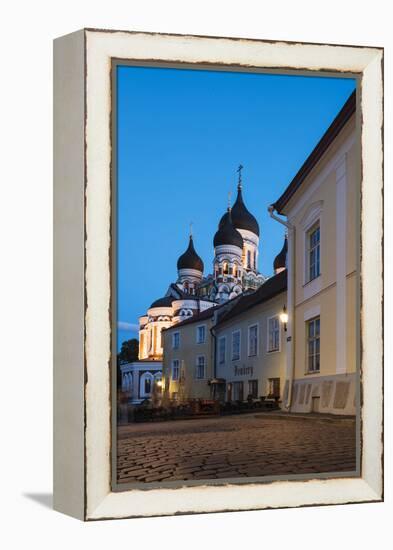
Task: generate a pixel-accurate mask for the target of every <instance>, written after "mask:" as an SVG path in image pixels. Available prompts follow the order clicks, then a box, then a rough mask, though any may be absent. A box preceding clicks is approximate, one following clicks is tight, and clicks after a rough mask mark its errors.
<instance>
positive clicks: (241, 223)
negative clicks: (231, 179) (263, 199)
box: [220, 182, 259, 237]
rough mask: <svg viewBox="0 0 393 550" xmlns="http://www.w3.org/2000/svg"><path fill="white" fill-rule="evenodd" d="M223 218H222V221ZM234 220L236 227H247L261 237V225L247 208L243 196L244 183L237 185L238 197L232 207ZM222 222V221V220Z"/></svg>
mask: <svg viewBox="0 0 393 550" xmlns="http://www.w3.org/2000/svg"><path fill="white" fill-rule="evenodd" d="M222 220H223V218H221V221H222ZM232 221H233V225H234V226H235V227H236V229H246V230H247V231H251V233H254V234H255V235H258V237H259V225H258V222H257V220H256V219H255V218H254V216H253V215H252V214H251V212H249V211H248V210H247V208H246V205H245V204H244V201H243V196H242V184H241V182H239V184H238V186H237V197H236V201H235V204H234V205H233V208H232ZM220 223H221V222H220Z"/></svg>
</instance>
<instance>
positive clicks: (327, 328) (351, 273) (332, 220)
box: [269, 93, 360, 414]
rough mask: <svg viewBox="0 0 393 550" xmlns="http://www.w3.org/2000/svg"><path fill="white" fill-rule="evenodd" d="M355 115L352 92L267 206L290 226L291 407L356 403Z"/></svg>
mask: <svg viewBox="0 0 393 550" xmlns="http://www.w3.org/2000/svg"><path fill="white" fill-rule="evenodd" d="M355 115H356V96H355V93H353V94H352V95H351V97H350V98H349V99H348V101H347V102H346V104H345V105H344V107H343V108H342V110H341V111H340V112H339V114H338V115H337V117H336V118H335V120H334V121H333V123H332V124H331V126H330V127H329V128H328V130H327V131H326V133H325V134H324V136H323V137H322V138H321V140H320V141H319V143H318V144H317V146H316V147H315V149H314V150H313V151H312V153H311V155H310V156H309V157H308V158H307V160H306V161H305V163H304V164H303V166H302V167H301V168H300V170H299V172H298V173H297V174H296V176H295V177H294V179H293V180H292V182H291V183H290V184H289V186H288V187H287V189H286V190H285V191H284V193H283V194H282V196H281V197H280V198H279V199H278V200H277V201H276V202H275V203H274V205H272V206H271V207H270V208H269V211H270V213H271V216H272V217H273V218H275V219H276V220H278V221H280V222H281V223H284V224H285V225H286V226H287V228H288V260H287V265H288V306H287V307H288V316H289V318H288V331H287V335H288V339H287V368H286V384H285V391H284V405H285V407H286V408H287V410H290V411H292V412H311V411H316V412H317V411H319V412H328V413H334V414H355V411H356V399H357V397H356V396H357V386H358V384H357V380H358V375H357V360H358V334H359V298H358V286H359V271H358V263H359V243H358V239H359V237H358V235H359V217H358V206H359V181H360V171H359V165H358V155H357V151H358V143H357V139H356V125H355ZM274 211H276V212H277V213H278V214H280V215H283V216H285V217H286V220H283V219H282V218H279V217H278V216H277V215H276V214H274Z"/></svg>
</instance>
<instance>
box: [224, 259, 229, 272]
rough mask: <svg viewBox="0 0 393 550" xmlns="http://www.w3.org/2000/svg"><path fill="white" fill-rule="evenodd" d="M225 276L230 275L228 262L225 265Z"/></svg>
mask: <svg viewBox="0 0 393 550" xmlns="http://www.w3.org/2000/svg"><path fill="white" fill-rule="evenodd" d="M224 275H228V262H225V263H224Z"/></svg>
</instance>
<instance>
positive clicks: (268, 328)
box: [266, 314, 281, 354]
mask: <svg viewBox="0 0 393 550" xmlns="http://www.w3.org/2000/svg"><path fill="white" fill-rule="evenodd" d="M272 319H277V321H278V347H277V348H274V349H270V321H271V320H272ZM266 324H267V326H266V329H267V330H266V333H267V338H266V353H269V354H270V353H277V352H280V351H281V322H280V316H279V315H278V314H276V315H271V316H270V317H268V318H267V320H266Z"/></svg>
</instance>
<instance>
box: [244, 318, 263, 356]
mask: <svg viewBox="0 0 393 550" xmlns="http://www.w3.org/2000/svg"><path fill="white" fill-rule="evenodd" d="M253 327H257V352H256V354H255V355H250V329H251V328H253ZM259 341H260V337H259V322H258V321H255V322H254V323H250V324H249V325H248V326H247V357H259Z"/></svg>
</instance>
